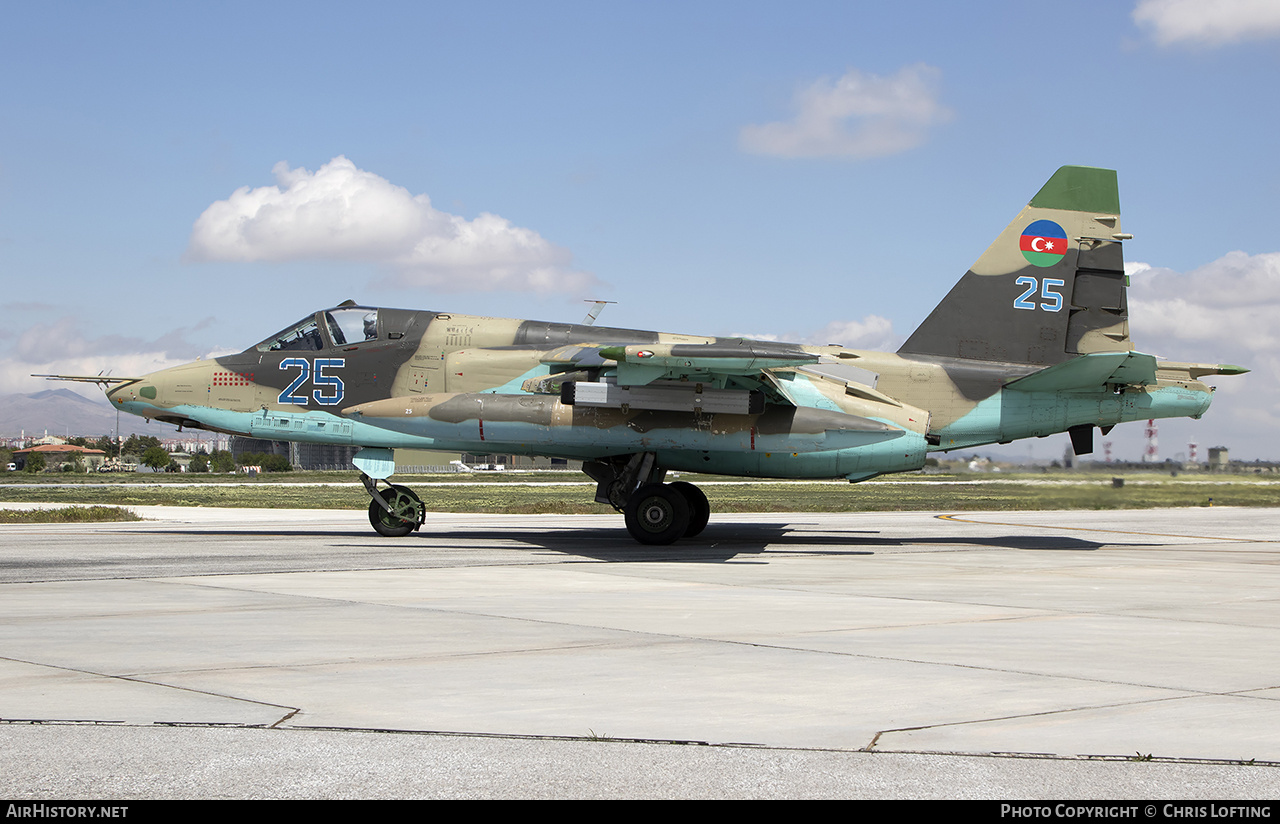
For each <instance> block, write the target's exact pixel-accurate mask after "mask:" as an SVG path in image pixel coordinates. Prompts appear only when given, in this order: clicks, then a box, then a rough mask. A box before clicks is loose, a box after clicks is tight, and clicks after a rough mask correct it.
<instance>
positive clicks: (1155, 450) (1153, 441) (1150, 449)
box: [1142, 419, 1160, 463]
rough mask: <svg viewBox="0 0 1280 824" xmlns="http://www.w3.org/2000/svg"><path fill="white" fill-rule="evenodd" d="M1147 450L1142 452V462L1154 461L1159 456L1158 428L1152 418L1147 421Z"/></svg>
mask: <svg viewBox="0 0 1280 824" xmlns="http://www.w3.org/2000/svg"><path fill="white" fill-rule="evenodd" d="M1146 436H1147V450H1146V451H1145V452H1143V453H1142V461H1143V463H1155V462H1156V461H1157V460H1159V458H1160V448H1159V440H1160V438H1159V430H1158V429H1157V428H1156V422H1155V420H1154V419H1149V420H1148V421H1147V431H1146Z"/></svg>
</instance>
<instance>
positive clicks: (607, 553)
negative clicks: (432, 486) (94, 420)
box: [148, 522, 1149, 563]
mask: <svg viewBox="0 0 1280 824" xmlns="http://www.w3.org/2000/svg"><path fill="white" fill-rule="evenodd" d="M805 526H806V525H805V524H803V523H801V524H799V525H797V524H787V523H777V522H767V523H750V522H745V523H743V522H739V523H731V524H711V525H709V526H708V527H707V528H706V531H704V532H703V533H702V534H701V535H699V536H697V537H696V538H687V539H685V540H684V541H681V542H680V543H678V544H674V545H671V546H641V545H638V544H635V543H633V542H632V541H631V540H630V538H629V536H628V535H627V534H626V532H625V530H623V529H621V528H618V529H614V528H606V529H600V528H574V529H563V528H561V529H543V530H533V529H530V530H518V529H510V528H508V529H447V530H442V531H439V532H432V531H429V530H428V529H425V528H424V531H423V532H421V533H418V534H417V535H415V536H413V537H408V538H404V539H386V538H377V539H376V540H375V541H373V542H370V541H368V540H360V541H359V542H353V543H350V544H348V543H345V542H344V543H342V544H336V543H335V544H330V546H332V547H334V548H338V547H339V546H341V547H342V548H344V549H347V550H357V551H358V550H361V549H364V550H374V551H378V550H387V551H388V553H390V554H397V555H400V554H404V553H414V552H416V551H419V547H416V546H415V544H417V543H418V541H417V540H415V538H425V539H428V540H430V541H432V542H433V543H434V542H440V541H444V542H449V541H457V542H458V545H457V546H456V547H455V548H456V549H457V550H468V549H474V550H479V549H506V550H516V551H518V550H519V549H520V548H521V547H520V546H518V545H525V546H527V547H529V548H537V549H541V550H548V551H551V552H557V553H560V554H564V555H576V556H579V557H582V558H590V559H593V560H597V561H615V562H627V563H636V562H646V561H661V562H681V563H715V562H723V561H731V560H733V561H739V562H741V561H744V560H749V559H751V558H753V557H758V556H761V555H763V554H764V553H765V552H766V551H770V550H772V551H774V552H789V553H801V554H805V555H832V556H845V555H849V556H853V555H874V554H875V552H876V550H877V549H888V548H893V547H921V548H926V549H927V548H929V547H934V546H936V547H938V548H940V549H942V548H950V549H954V548H956V547H970V548H974V549H982V548H991V549H1013V550H1037V551H1057V552H1062V551H1069V552H1079V551H1093V550H1096V549H1099V548H1101V547H1104V546H1117V544H1116V543H1115V542H1105V543H1102V542H1097V541H1087V540H1083V539H1081V538H1074V537H1066V536H1059V535H995V536H986V537H972V536H930V537H923V536H919V537H913V536H910V535H906V536H902V537H896V538H887V537H880V535H879V534H878V533H877V532H873V531H865V530H859V531H853V530H849V531H844V530H831V529H814V530H812V531H810V530H807V529H805V528H804V527H805ZM797 527H799V528H797ZM166 533H168V534H172V535H183V536H188V537H196V536H204V537H239V538H248V537H261V538H274V539H279V538H289V537H292V538H311V539H314V538H316V537H317V536H318V534H317V533H316V532H315V531H302V530H296V531H293V530H287V529H286V530H269V529H263V530H256V529H255V530H246V529H234V528H228V529H208V528H204V529H166V530H151V531H149V532H148V534H149V535H153V536H154V535H157V534H166ZM328 534H329V536H330V537H331V538H340V537H347V536H350V537H356V536H359V537H360V538H362V539H364V538H366V537H367V535H368V533H366V532H364V531H363V530H361V531H357V532H350V533H348V532H346V531H345V530H343V531H341V532H331V533H328ZM513 544H517V546H513ZM1142 545H1143V546H1146V545H1149V542H1144V543H1143V544H1142ZM432 549H433V547H430V546H424V547H420V551H421V552H423V553H424V554H429V553H430V552H431V551H432ZM760 562H763V559H762V558H761V559H760Z"/></svg>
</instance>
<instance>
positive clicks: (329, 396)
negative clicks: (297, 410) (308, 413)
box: [276, 358, 347, 406]
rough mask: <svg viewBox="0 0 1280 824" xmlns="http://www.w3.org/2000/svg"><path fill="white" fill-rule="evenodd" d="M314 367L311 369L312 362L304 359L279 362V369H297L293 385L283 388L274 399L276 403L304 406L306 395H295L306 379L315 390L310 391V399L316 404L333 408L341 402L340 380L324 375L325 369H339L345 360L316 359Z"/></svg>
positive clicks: (342, 389) (334, 376)
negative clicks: (313, 399) (309, 380)
mask: <svg viewBox="0 0 1280 824" xmlns="http://www.w3.org/2000/svg"><path fill="white" fill-rule="evenodd" d="M314 363H315V367H314V368H312V362H310V361H308V360H307V359H306V358H285V359H284V360H282V361H280V368H281V369H282V370H285V369H298V370H301V371H299V372H298V377H296V378H294V379H293V383H291V384H289V385H288V386H286V387H285V388H284V391H283V392H281V393H280V397H278V398H276V402H277V403H289V404H294V405H297V406H306V405H307V401H308V400H309V398H308V397H307V396H306V395H295V394H293V393H294V392H297V391H298V390H299V389H300V388H301V387H302V385H303V384H304V383H306V382H307V378H311V383H312V384H313V385H314V386H315V389H313V390H311V397H312V398H315V400H316V403H319V404H322V405H324V406H333V405H334V404H337V403H341V402H342V394H343V392H344V391H345V387H344V386H343V385H342V379H341V378H339V377H338V376H337V375H326V374H325V373H324V370H325V369H341V368H342V367H344V366H346V365H347V359H346V358H316V359H315V362H314Z"/></svg>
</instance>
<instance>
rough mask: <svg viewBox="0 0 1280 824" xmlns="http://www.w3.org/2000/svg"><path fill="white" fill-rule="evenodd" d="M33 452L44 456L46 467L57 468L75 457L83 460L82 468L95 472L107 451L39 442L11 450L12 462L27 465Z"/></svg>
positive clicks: (70, 461)
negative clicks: (26, 447)
mask: <svg viewBox="0 0 1280 824" xmlns="http://www.w3.org/2000/svg"><path fill="white" fill-rule="evenodd" d="M33 453H39V454H40V455H43V456H44V465H45V468H46V469H49V470H58V469H61V468H62V467H63V466H64V465H71V464H74V463H75V460H76V457H77V456H79V458H80V459H81V460H82V461H84V468H85V469H87V470H88V471H90V472H96V471H97V469H98V467H100V466H102V464H103V462H104V461H106V459H107V453H105V452H103V451H102V450H101V449H89V448H88V447H84V446H71V445H70V444H65V443H57V444H41V445H40V446H33V447H31V448H29V449H15V450H14V452H13V460H14V463H16V464H17V465H18V468H19V469H22V468H23V467H25V466H26V465H27V457H28V456H30V455H31V454H33Z"/></svg>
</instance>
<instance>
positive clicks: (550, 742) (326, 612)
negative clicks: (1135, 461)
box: [0, 505, 1280, 798]
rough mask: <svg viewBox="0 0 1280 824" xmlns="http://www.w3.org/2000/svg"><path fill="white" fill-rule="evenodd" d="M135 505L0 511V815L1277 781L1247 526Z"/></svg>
mask: <svg viewBox="0 0 1280 824" xmlns="http://www.w3.org/2000/svg"><path fill="white" fill-rule="evenodd" d="M6 506H10V507H13V506H16V505H6ZM138 511H139V512H140V514H144V515H145V517H147V518H149V519H150V520H147V521H144V522H141V523H118V524H98V525H70V526H68V525H35V526H5V527H0V719H3V722H4V723H0V762H3V767H4V769H3V770H0V796H4V797H10V798H82V797H110V798H128V797H405V796H407V797H472V798H475V797H518V798H527V797H978V798H997V797H1011V798H1034V797H1039V798H1046V797H1049V798H1051V797H1058V798H1085V797H1090V798H1099V797H1101V798H1116V797H1137V798H1152V797H1175V798H1194V797H1200V798H1274V797H1276V796H1277V795H1278V794H1280V768H1277V765H1280V666H1277V664H1278V663H1280V655H1278V654H1277V646H1278V645H1277V642H1276V640H1275V638H1276V631H1277V628H1280V586H1278V585H1280V543H1278V542H1277V536H1280V510H1277V509H1231V508H1205V509H1188V510H1139V511H1120V512H1090V511H1070V512H999V513H852V514H848V513H845V514H812V513H805V514H791V515H787V514H782V515H773V514H770V515H736V516H735V515H726V516H714V515H713V518H712V524H711V526H709V527H708V528H707V530H706V532H705V533H703V535H702V536H700V537H699V538H698V539H696V540H692V541H688V542H684V543H681V544H677V545H675V546H673V547H668V548H650V547H640V546H638V545H636V544H634V543H632V542H631V540H630V539H629V538H628V536H627V534H626V531H625V529H624V528H623V526H622V523H621V518H619V517H616V516H598V515H580V516H558V515H556V516H553V515H540V516H492V515H484V516H481V515H456V514H440V515H431V516H429V518H428V522H427V525H426V526H425V527H424V528H423V531H422V532H420V533H417V534H415V535H413V536H411V537H408V538H405V539H399V540H392V539H385V538H380V537H378V536H377V535H375V534H373V533H372V531H371V530H370V529H369V527H368V523H367V521H366V519H365V516H364V514H363V513H359V512H332V511H311V510H306V511H280V510H241V509H237V510H230V509H226V510H218V509H199V508H168V507H154V508H151V507H140V508H138ZM942 516H946V517H942Z"/></svg>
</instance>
